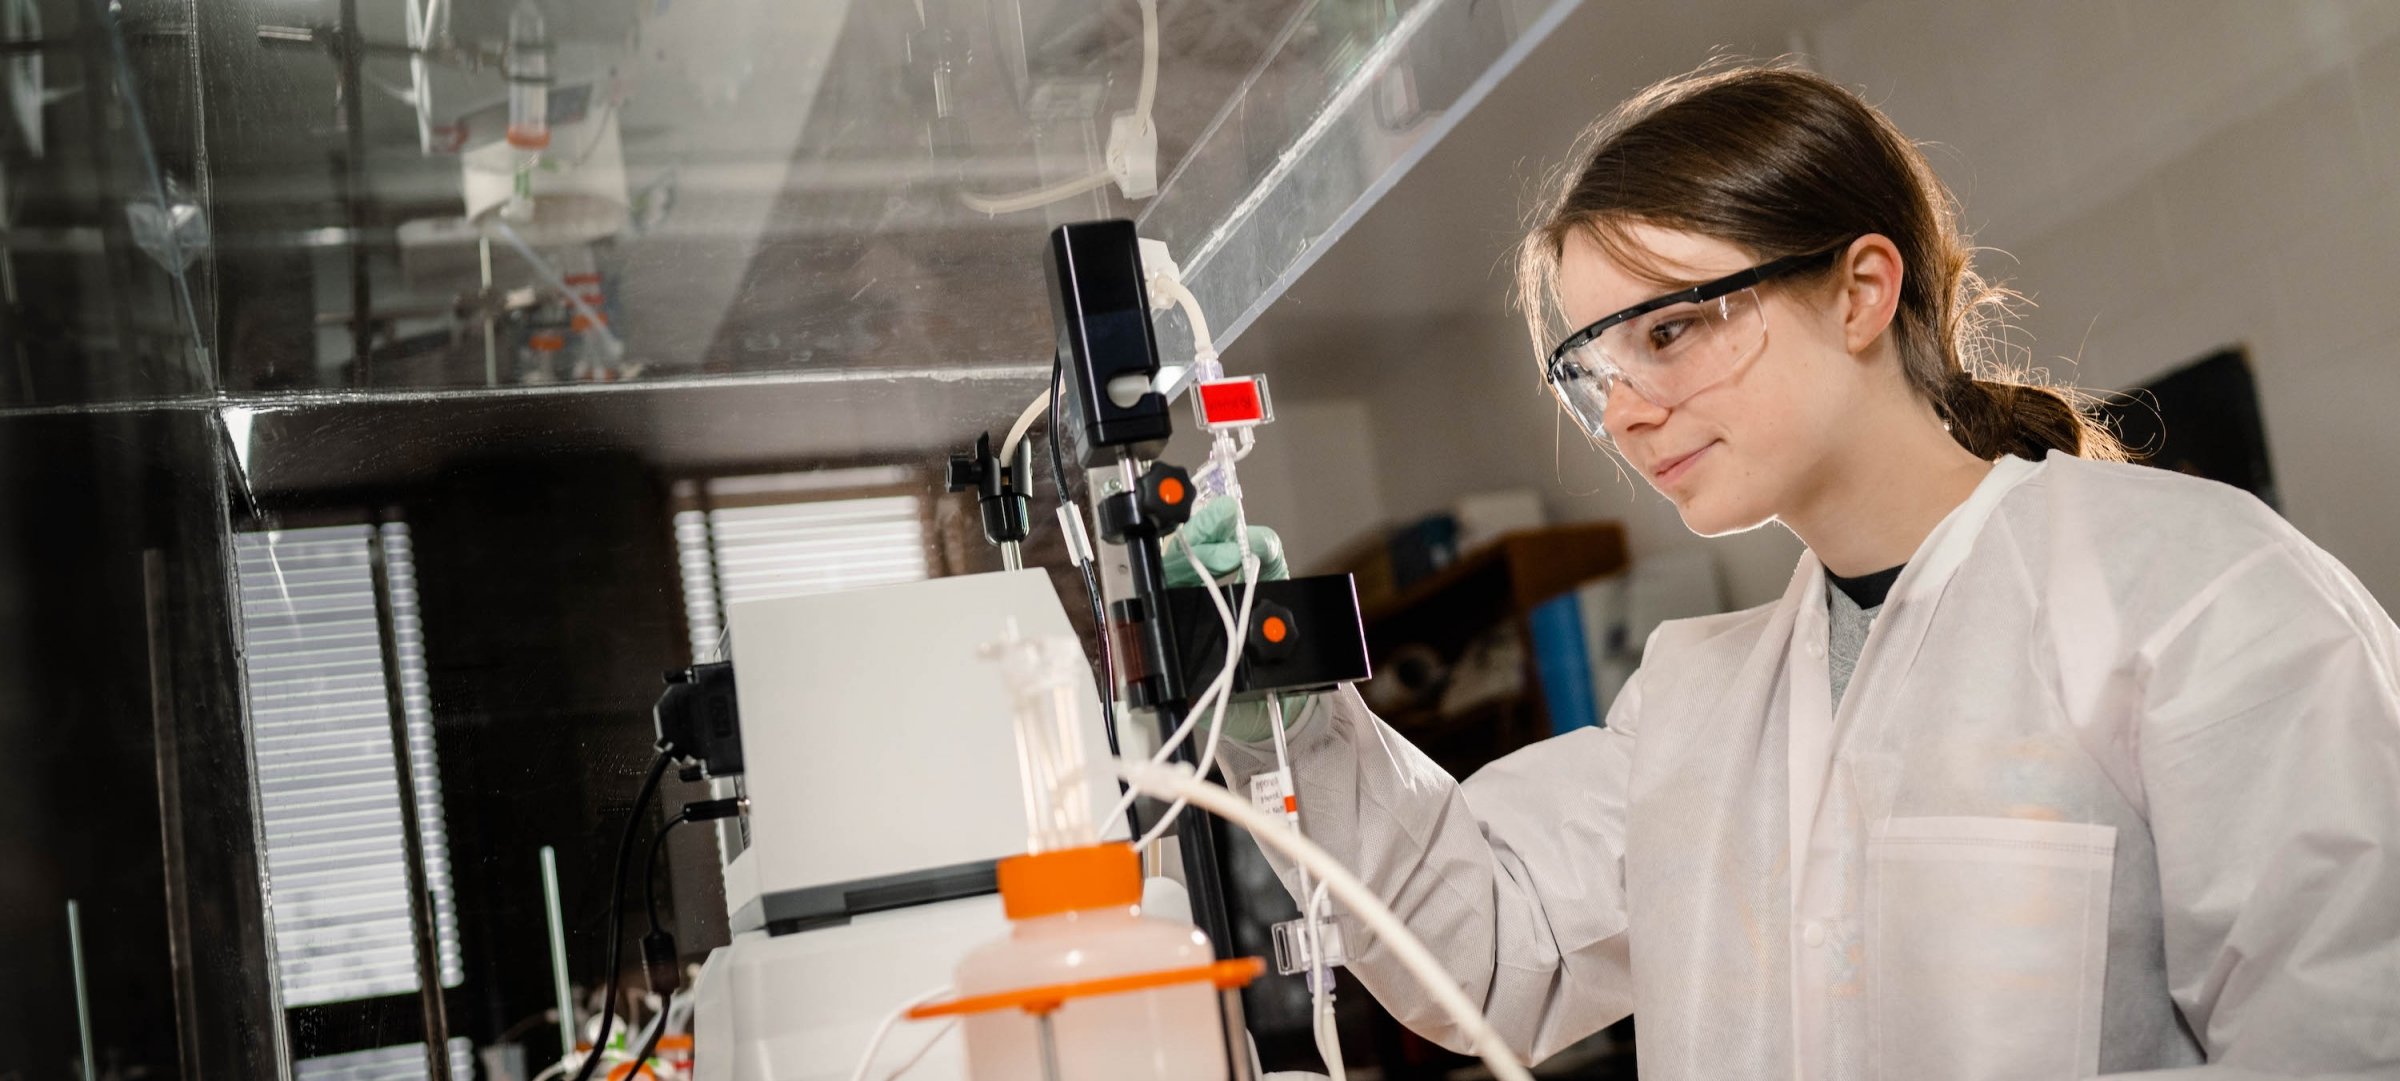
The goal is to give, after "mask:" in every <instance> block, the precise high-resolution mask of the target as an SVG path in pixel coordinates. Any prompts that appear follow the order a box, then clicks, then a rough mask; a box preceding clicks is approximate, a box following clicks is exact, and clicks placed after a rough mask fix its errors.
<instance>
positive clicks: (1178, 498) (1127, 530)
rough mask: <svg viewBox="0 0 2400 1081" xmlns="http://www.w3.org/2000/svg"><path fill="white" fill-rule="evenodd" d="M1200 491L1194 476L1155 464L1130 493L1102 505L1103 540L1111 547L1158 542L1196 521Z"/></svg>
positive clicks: (1114, 496) (1119, 495) (1112, 498)
mask: <svg viewBox="0 0 2400 1081" xmlns="http://www.w3.org/2000/svg"><path fill="white" fill-rule="evenodd" d="M1198 494H1199V493H1198V490H1197V489H1195V488H1193V487H1192V475H1191V474H1190V473H1188V472H1186V471H1184V470H1183V469H1182V468H1180V467H1177V466H1172V465H1168V464H1167V463H1165V462H1154V463H1152V464H1151V466H1150V470H1149V471H1148V472H1146V473H1143V474H1142V479H1141V480H1140V481H1139V482H1137V483H1136V484H1135V486H1134V490H1133V491H1130V492H1119V493H1117V494H1115V495H1112V496H1110V497H1108V498H1107V499H1104V500H1101V501H1100V536H1101V539H1103V540H1106V541H1107V542H1109V543H1110V544H1127V543H1130V542H1132V541H1139V540H1157V539H1159V538H1160V537H1165V536H1168V535H1170V534H1172V533H1174V532H1175V531H1176V530H1178V529H1181V528H1183V523H1185V522H1188V521H1191V520H1192V504H1193V503H1194V502H1195V501H1196V500H1195V497H1196V496H1197V495H1198Z"/></svg>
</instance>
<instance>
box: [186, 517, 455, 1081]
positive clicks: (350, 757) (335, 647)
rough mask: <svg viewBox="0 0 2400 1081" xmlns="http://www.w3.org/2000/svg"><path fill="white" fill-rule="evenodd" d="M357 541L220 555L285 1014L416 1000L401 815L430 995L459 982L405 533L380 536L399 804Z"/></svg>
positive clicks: (248, 539)
mask: <svg viewBox="0 0 2400 1081" xmlns="http://www.w3.org/2000/svg"><path fill="white" fill-rule="evenodd" d="M373 528H374V527H370V526H364V525H356V526H334V527H329V528H322V529H297V530H284V531H280V532H268V533H246V534H242V535H240V536H238V537H236V538H235V543H234V552H235V556H236V559H237V567H238V571H239V575H240V584H241V605H242V642H243V663H244V667H245V669H246V671H247V673H248V675H249V683H250V720H251V733H252V736H251V739H252V748H253V753H254V754H255V755H256V756H257V768H258V787H259V800H260V804H261V807H260V817H261V818H262V819H263V821H264V825H265V831H266V849H267V880H268V891H269V897H268V915H269V917H270V920H271V922H272V925H273V928H274V935H275V950H276V965H277V969H278V975H279V976H280V977H281V982H282V986H283V999H284V1004H285V1005H286V1006H309V1005H320V1004H323V1003H328V1002H345V1001H350V1000H353V999H361V998H371V997H375V996H378V995H392V994H405V993H410V992H414V991H416V990H417V969H416V951H415V938H414V936H413V935H412V934H411V933H410V930H409V927H410V914H409V900H408V864H407V847H406V839H405V836H404V833H403V829H404V820H403V819H402V818H401V817H400V816H401V815H402V814H403V813H406V812H407V811H413V812H414V813H415V814H416V816H417V828H418V831H419V833H420V835H421V840H422V843H423V846H424V851H425V874H426V881H427V884H428V886H429V887H430V888H431V890H432V893H433V898H434V915H435V923H436V931H437V941H438V942H439V945H440V962H441V977H442V984H443V986H445V987H455V986H457V985H458V984H459V983H460V982H461V981H462V980H463V979H464V978H465V971H464V966H463V964H462V963H461V961H460V958H459V953H458V915H457V909H456V906H455V905H454V904H453V902H452V900H451V892H450V854H449V843H448V834H447V831H446V830H445V829H444V827H443V820H442V793H441V778H440V775H439V773H438V772H437V763H436V762H435V759H434V753H433V716H432V711H431V703H430V700H429V697H428V692H427V688H426V680H425V649H424V635H423V632H422V630H421V628H420V626H419V622H418V618H417V592H416V570H415V563H414V560H413V559H411V557H410V550H409V544H408V530H407V527H405V526H402V525H399V524H396V523H395V524H390V525H385V526H383V527H381V529H382V537H383V543H384V555H385V569H386V577H387V580H388V581H389V583H390V588H391V597H390V601H391V612H392V624H393V627H392V629H393V637H394V639H395V641H396V644H397V649H396V651H395V652H396V654H397V656H396V657H395V658H394V660H395V661H396V662H397V663H398V666H399V682H400V689H401V695H402V700H403V703H402V706H403V708H402V716H403V718H404V720H405V722H406V729H407V732H408V742H409V746H408V753H409V759H410V768H411V770H412V772H413V774H414V776H415V781H416V786H415V787H416V791H415V792H414V793H412V796H413V798H412V799H409V800H406V801H404V800H403V799H402V797H401V793H400V774H399V769H398V761H397V759H396V756H395V755H394V748H393V740H392V718H391V703H390V699H389V696H388V694H387V692H386V689H385V667H384V654H383V642H382V637H381V627H380V626H379V624H378V622H377V616H376V605H375V580H374V569H373V563H372V560H373V553H372V549H371V545H370V539H371V538H372V537H373V535H374V534H373V533H372V532H371V530H372V529H373ZM418 1061H419V1063H420V1067H421V1064H422V1059H421V1058H420V1059H419V1060H418ZM304 1076H305V1075H304ZM342 1076H349V1075H342ZM377 1076H380V1075H377Z"/></svg>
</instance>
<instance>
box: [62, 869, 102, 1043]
mask: <svg viewBox="0 0 2400 1081" xmlns="http://www.w3.org/2000/svg"><path fill="white" fill-rule="evenodd" d="M67 950H68V952H70V953H72V954H73V955H74V957H75V1027H76V1029H77V1030H78V1031H79V1032H80V1033H81V1034H82V1037H83V1081H95V1079H96V1078H98V1077H99V1076H100V1068H99V1067H97V1066H94V1065H93V1064H92V996H91V989H90V988H89V987H88V986H86V985H85V984H84V980H83V908H82V906H80V905H77V904H76V903H75V899H74V898H72V897H70V898H68V899H67Z"/></svg>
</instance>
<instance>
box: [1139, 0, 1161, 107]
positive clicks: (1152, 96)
mask: <svg viewBox="0 0 2400 1081" xmlns="http://www.w3.org/2000/svg"><path fill="white" fill-rule="evenodd" d="M1141 5H1142V90H1141V94H1140V95H1139V96H1138V97H1136V98H1135V99H1134V102H1133V115H1135V116H1138V117H1141V118H1142V122H1143V123H1144V124H1147V123H1149V122H1150V106H1151V105H1152V104H1153V103H1155V102H1156V101H1157V100H1158V0H1141Z"/></svg>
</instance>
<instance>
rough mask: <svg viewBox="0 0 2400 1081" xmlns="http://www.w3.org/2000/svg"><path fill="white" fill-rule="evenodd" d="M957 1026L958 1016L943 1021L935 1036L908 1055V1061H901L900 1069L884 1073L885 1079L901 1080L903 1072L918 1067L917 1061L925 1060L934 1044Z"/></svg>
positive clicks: (889, 1080)
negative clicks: (914, 1052)
mask: <svg viewBox="0 0 2400 1081" xmlns="http://www.w3.org/2000/svg"><path fill="white" fill-rule="evenodd" d="M957 1027H958V1020H957V1019H956V1018H952V1019H950V1020H948V1021H945V1022H943V1023H942V1027H941V1028H939V1029H936V1030H934V1033H933V1038H932V1039H930V1040H927V1041H925V1046H923V1047H920V1048H917V1053H916V1054H913V1055H910V1056H908V1061H906V1062H903V1063H901V1064H900V1067H899V1068H898V1069H896V1070H893V1071H892V1072H890V1073H887V1074H885V1075H883V1081H900V1075H901V1074H904V1073H907V1072H908V1071H910V1070H913V1069H916V1068H917V1063H920V1062H923V1061H925V1056H926V1055H927V1054H930V1053H931V1052H932V1051H933V1048H934V1045H935V1044H938V1043H940V1042H942V1040H943V1038H944V1037H947V1036H949V1035H950V1030H951V1029H954V1028H957Z"/></svg>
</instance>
